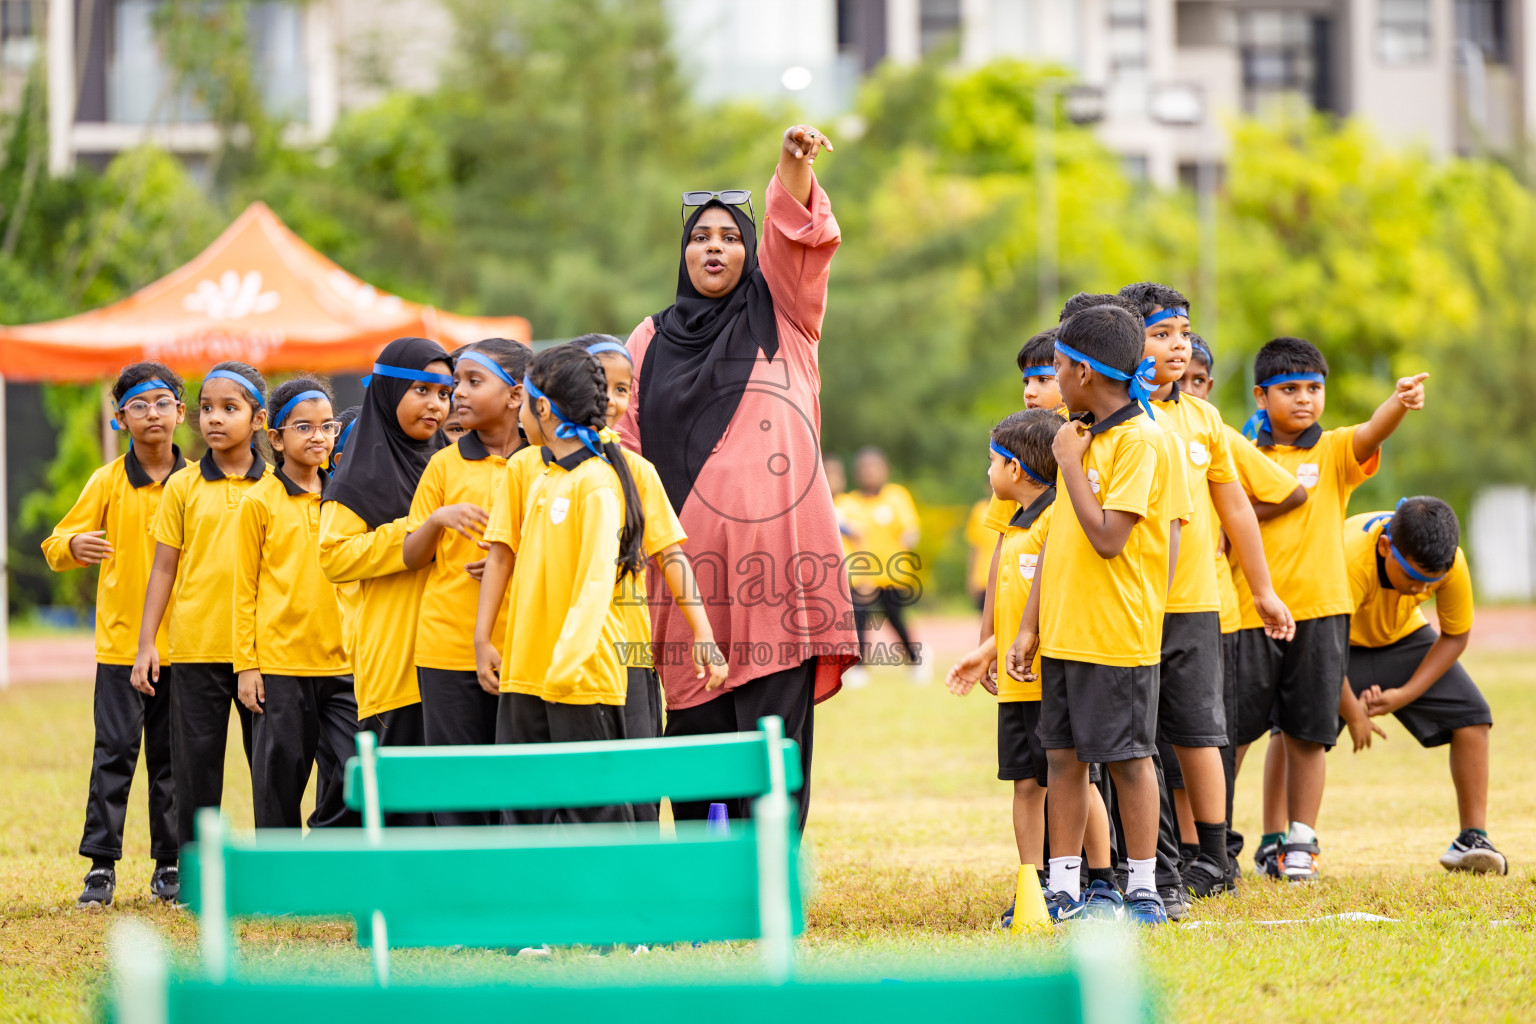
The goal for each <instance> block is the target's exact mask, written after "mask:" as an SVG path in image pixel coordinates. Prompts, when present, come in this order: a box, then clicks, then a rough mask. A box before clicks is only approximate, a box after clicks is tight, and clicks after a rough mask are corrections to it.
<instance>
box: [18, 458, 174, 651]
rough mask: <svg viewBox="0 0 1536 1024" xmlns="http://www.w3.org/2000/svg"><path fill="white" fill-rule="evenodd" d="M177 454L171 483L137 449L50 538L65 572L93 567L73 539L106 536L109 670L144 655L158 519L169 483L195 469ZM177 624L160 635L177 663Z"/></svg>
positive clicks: (91, 488) (85, 493)
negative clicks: (79, 557) (173, 639)
mask: <svg viewBox="0 0 1536 1024" xmlns="http://www.w3.org/2000/svg"><path fill="white" fill-rule="evenodd" d="M171 450H172V452H174V453H175V456H176V460H175V462H174V463H173V464H172V467H171V472H170V473H169V474H167V475H166V478H165V480H156V479H154V478H153V477H151V476H150V475H149V474H148V473H146V472H145V471H144V467H143V466H141V465H140V464H139V460H138V459H136V458H135V457H134V454H133V449H132V448H130V449H128V454H126V455H124V456H122V457H121V458H117V459H113V460H112V461H111V462H109V463H107V464H106V465H105V466H102V467H101V468H100V469H98V470H97V471H96V472H94V473H92V474H91V478H90V479H89V480H87V481H86V482H85V488H84V489H83V490H81V492H80V497H78V498H76V499H75V505H74V507H73V508H71V509H70V510H69V512H68V513H67V514H66V515H65V516H64V518H63V519H60V520H59V525H57V526H55V527H54V528H53V533H51V534H49V535H48V539H46V540H44V541H43V557H44V558H45V559H47V561H48V568H50V569H52V570H53V571H54V572H64V571H65V570H66V569H81V568H85V566H84V565H83V564H82V563H80V562H77V561H75V556H74V555H72V554H70V551H69V542H70V541H71V540H72V539H73V538H75V537H76V536H78V535H79V534H82V533H90V532H91V531H93V530H105V531H106V540H107V542H108V543H110V544H111V545H112V557H111V558H108V559H106V560H105V561H103V562H102V563H101V575H100V576H99V577H97V580H96V660H97V662H99V663H100V664H102V665H132V664H133V662H134V658H135V656H136V655H137V654H138V650H139V624H140V623H141V622H143V621H144V591H145V589H146V588H147V587H148V586H149V570H150V567H151V566H152V565H153V564H154V561H155V538H154V533H153V527H154V523H155V516H156V514H157V513H158V512H159V511H160V501H161V499H162V498H163V497H164V496H165V484H166V482H167V481H169V480H170V478H171V476H174V475H175V474H176V473H178V472H180V471H181V470H182V469H184V468H186V465H187V462H186V460H185V459H183V458H182V457H181V449H179V448H176V447H174V446H173V447H172V449H171ZM172 600H174V597H173V598H172ZM172 607H173V608H174V607H175V606H174V605H172ZM169 624H170V615H166V616H165V618H163V619H161V620H160V632H159V634H158V635H157V636H156V637H155V647H156V648H158V649H159V651H160V660H161V662H164V663H168V662H169V661H170V646H169V642H168V639H167V637H168V633H167V630H168V627H169Z"/></svg>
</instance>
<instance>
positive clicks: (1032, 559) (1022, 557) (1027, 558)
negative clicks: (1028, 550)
mask: <svg viewBox="0 0 1536 1024" xmlns="http://www.w3.org/2000/svg"><path fill="white" fill-rule="evenodd" d="M1039 561H1040V556H1039V555H1026V554H1025V553H1024V552H1022V551H1021V552H1019V575H1020V576H1022V577H1024V578H1025V579H1027V580H1032V579H1034V578H1035V565H1036V563H1038V562H1039Z"/></svg>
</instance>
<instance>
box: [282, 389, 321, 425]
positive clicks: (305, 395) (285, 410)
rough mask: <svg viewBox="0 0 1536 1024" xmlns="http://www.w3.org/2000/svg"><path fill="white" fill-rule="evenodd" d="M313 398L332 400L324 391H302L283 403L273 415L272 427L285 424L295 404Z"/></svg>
mask: <svg viewBox="0 0 1536 1024" xmlns="http://www.w3.org/2000/svg"><path fill="white" fill-rule="evenodd" d="M311 398H323V399H325V400H326V401H327V402H329V401H330V400H331V396H330V395H328V394H326V393H325V392H324V391H300V392H299V393H298V394H296V395H294V396H293V397H292V398H290V399H288V401H287V402H285V403H284V404H283V407H282V408H281V409H279V410H277V415H276V416H274V417H272V429H273V430H276V429H278V428H279V427H281V426H282V425H283V423H284V422H285V421H286V420H287V419H288V414H289V413H291V412H293V407H294V406H296V405H298V404H299V403H300V402H307V401H309V400H310V399H311Z"/></svg>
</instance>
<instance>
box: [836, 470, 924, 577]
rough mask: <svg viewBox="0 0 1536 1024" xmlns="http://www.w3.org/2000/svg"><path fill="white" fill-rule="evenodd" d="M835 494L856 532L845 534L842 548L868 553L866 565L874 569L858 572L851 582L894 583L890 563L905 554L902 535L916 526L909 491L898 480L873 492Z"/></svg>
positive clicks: (915, 528)
mask: <svg viewBox="0 0 1536 1024" xmlns="http://www.w3.org/2000/svg"><path fill="white" fill-rule="evenodd" d="M839 497H840V500H841V501H842V506H841V508H842V510H843V512H844V514H845V515H846V517H847V519H848V525H849V526H851V527H852V528H853V529H855V530H857V531H858V534H859V535H858V536H857V537H847V538H846V539H845V541H844V548H845V549H847V550H849V551H850V553H853V552H861V553H867V554H868V555H870V556H871V558H870V566H869V568H870V569H872V570H876V571H872V572H867V573H866V572H860V573H859V574H858V575H857V578H856V579H855V580H854V581H853V582H854V583H855V585H857V586H859V587H861V588H864V587H894V586H896V585H897V584H896V579H895V577H894V576H893V575H892V573H891V563H892V561H893V560H894V559H896V558H897V556H900V555H908V556H909V553H910V549H909V548H908V547H907V544H906V542H905V540H904V539H903V538H904V537H905V535H906V534H908V533H915V532H917V530H918V527H919V523H918V518H917V505H916V504H914V503H913V501H912V495H911V494H910V493H909V492H908V491H907V489H906V488H905V487H903V486H901V484H886V485H885V486H884V487H882V488H880V490H879V491H878V492H876V493H874V494H865V493H864V492H863V491H849V492H848V493H846V494H843V495H840V496H839Z"/></svg>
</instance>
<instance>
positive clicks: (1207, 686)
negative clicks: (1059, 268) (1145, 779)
mask: <svg viewBox="0 0 1536 1024" xmlns="http://www.w3.org/2000/svg"><path fill="white" fill-rule="evenodd" d="M1157 738H1158V739H1159V740H1161V741H1163V742H1164V743H1171V744H1173V745H1174V746H1176V747H1224V746H1226V745H1227V713H1226V709H1225V708H1223V707H1222V700H1221V613H1220V612H1174V613H1172V614H1169V615H1164V616H1163V664H1162V672H1161V674H1160V678H1159V694H1158V701H1157Z"/></svg>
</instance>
